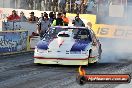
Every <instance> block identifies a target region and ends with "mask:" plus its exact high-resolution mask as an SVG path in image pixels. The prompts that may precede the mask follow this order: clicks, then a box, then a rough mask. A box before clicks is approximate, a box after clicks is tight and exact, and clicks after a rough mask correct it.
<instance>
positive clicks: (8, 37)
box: [0, 31, 28, 54]
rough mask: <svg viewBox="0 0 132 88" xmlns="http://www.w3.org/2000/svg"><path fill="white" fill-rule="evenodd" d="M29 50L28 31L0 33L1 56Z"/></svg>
mask: <svg viewBox="0 0 132 88" xmlns="http://www.w3.org/2000/svg"><path fill="white" fill-rule="evenodd" d="M27 49H28V31H14V32H8V31H5V32H0V54H5V53H15V52H23V51H27Z"/></svg>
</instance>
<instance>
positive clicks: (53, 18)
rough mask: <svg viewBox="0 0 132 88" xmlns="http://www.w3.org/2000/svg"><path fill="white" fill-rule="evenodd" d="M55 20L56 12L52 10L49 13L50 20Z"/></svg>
mask: <svg viewBox="0 0 132 88" xmlns="http://www.w3.org/2000/svg"><path fill="white" fill-rule="evenodd" d="M54 20H55V17H54V13H53V12H50V13H49V21H50V23H51V24H52V23H53V21H54Z"/></svg>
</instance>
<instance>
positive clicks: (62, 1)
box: [58, 0, 66, 12]
mask: <svg viewBox="0 0 132 88" xmlns="http://www.w3.org/2000/svg"><path fill="white" fill-rule="evenodd" d="M58 7H59V12H62V11H65V8H66V0H58Z"/></svg>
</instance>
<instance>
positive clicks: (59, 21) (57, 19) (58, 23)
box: [52, 13, 64, 26]
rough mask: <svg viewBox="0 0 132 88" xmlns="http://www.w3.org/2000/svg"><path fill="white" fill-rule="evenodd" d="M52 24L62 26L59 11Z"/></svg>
mask: <svg viewBox="0 0 132 88" xmlns="http://www.w3.org/2000/svg"><path fill="white" fill-rule="evenodd" d="M52 26H64V22H63V19H62V14H61V13H58V14H57V18H56V19H55V20H54V21H53V24H52Z"/></svg>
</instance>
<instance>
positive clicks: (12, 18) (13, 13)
mask: <svg viewBox="0 0 132 88" xmlns="http://www.w3.org/2000/svg"><path fill="white" fill-rule="evenodd" d="M7 20H8V21H19V20H20V17H19V16H18V15H17V13H16V11H15V10H13V11H12V14H11V15H10V16H9V17H7Z"/></svg>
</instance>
